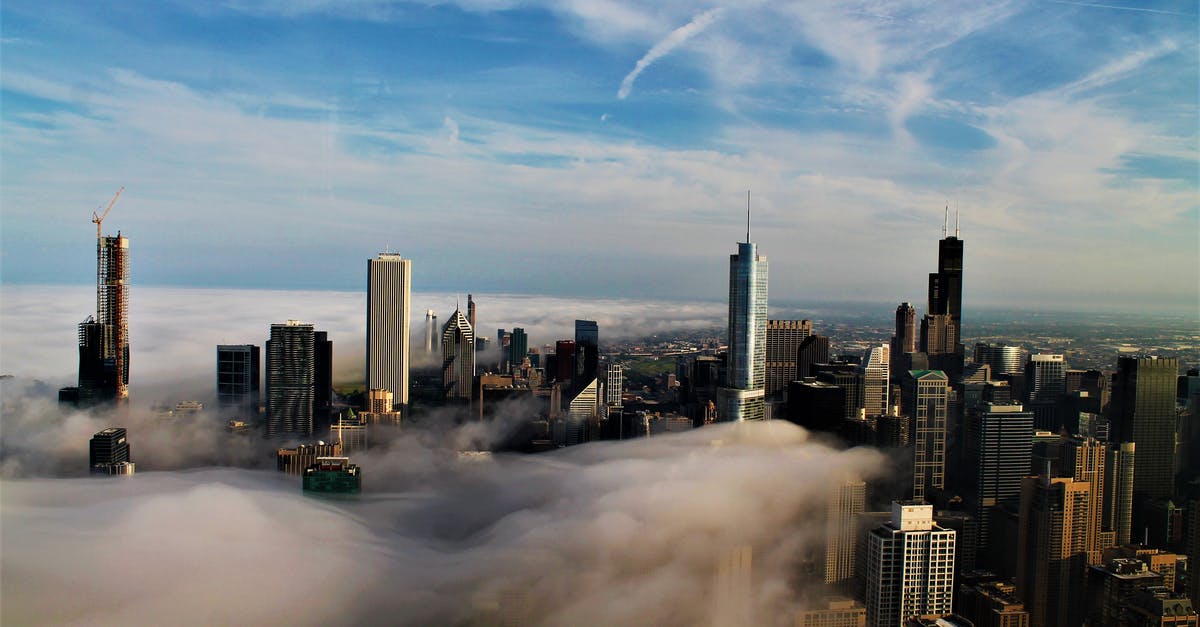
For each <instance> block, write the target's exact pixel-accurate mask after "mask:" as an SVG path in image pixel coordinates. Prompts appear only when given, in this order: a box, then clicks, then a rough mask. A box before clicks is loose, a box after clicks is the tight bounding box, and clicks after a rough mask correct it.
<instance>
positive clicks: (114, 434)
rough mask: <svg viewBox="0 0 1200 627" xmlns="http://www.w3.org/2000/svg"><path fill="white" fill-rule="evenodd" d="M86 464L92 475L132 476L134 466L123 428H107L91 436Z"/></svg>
mask: <svg viewBox="0 0 1200 627" xmlns="http://www.w3.org/2000/svg"><path fill="white" fill-rule="evenodd" d="M88 462H89V468H90V469H91V473H92V474H93V475H132V474H133V471H134V464H133V460H131V459H130V457H129V442H128V441H127V440H126V439H125V429H124V427H109V428H107V429H105V430H103V431H101V432H99V433H97V434H96V435H94V436H92V439H91V441H90V442H89V443H88Z"/></svg>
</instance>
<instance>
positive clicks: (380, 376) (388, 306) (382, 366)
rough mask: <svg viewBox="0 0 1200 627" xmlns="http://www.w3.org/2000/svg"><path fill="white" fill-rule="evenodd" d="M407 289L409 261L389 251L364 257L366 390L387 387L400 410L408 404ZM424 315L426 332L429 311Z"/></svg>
mask: <svg viewBox="0 0 1200 627" xmlns="http://www.w3.org/2000/svg"><path fill="white" fill-rule="evenodd" d="M411 290H412V260H410V259H404V258H403V257H401V256H400V255H396V254H392V253H379V256H378V257H377V258H375V259H368V260H367V389H368V390H376V389H383V390H391V392H392V398H393V401H394V402H395V403H396V404H398V405H399V406H400V408H401V410H403V408H405V407H408V369H409V363H410V361H409V357H410V355H409V343H410V342H409V324H408V317H409V312H410V310H411V309H412V305H411V302H410V301H411V296H410V292H411ZM425 315H426V322H425V324H426V327H427V330H426V333H428V326H429V324H430V320H429V318H430V317H431V316H432V315H433V311H429V312H427V313H426V314H425ZM390 409H391V408H389V410H390Z"/></svg>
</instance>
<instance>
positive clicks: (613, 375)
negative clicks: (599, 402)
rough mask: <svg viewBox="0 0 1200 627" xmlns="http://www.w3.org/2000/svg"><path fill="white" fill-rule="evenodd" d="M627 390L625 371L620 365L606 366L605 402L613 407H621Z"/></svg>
mask: <svg viewBox="0 0 1200 627" xmlns="http://www.w3.org/2000/svg"><path fill="white" fill-rule="evenodd" d="M624 389H625V369H624V368H623V367H622V366H621V365H620V364H611V363H610V364H606V365H605V371H604V402H605V403H607V404H608V405H609V406H611V407H620V406H621V392H622V391H624Z"/></svg>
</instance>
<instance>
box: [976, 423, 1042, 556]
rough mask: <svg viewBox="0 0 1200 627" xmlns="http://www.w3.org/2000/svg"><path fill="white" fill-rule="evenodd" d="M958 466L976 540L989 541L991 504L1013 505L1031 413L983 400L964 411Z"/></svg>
mask: <svg viewBox="0 0 1200 627" xmlns="http://www.w3.org/2000/svg"><path fill="white" fill-rule="evenodd" d="M965 440H966V442H965V444H966V446H965V447H964V450H965V455H964V457H963V469H964V470H966V471H967V473H968V477H967V481H966V484H967V490H966V492H967V503H968V507H969V511H970V512H971V513H972V514H973V515H974V516H975V520H976V521H978V523H979V546H981V547H985V548H986V547H989V546H990V543H991V542H992V541H993V538H992V531H991V530H992V524H991V522H992V518H993V516H996V515H997V514H998V512H997V508H999V507H1001V506H1005V505H1008V506H1011V507H1012V508H1013V509H1016V507H1017V506H1018V504H1019V503H1020V500H1021V481H1022V479H1023V478H1024V477H1025V476H1026V475H1028V474H1029V462H1030V458H1031V456H1032V454H1033V414H1032V413H1030V412H1027V411H1025V410H1024V408H1023V407H1022V406H1021V405H1020V404H1017V403H1010V404H994V403H983V404H980V405H977V406H975V407H973V408H972V409H971V410H970V411H969V412H968V414H967V424H966V437H965Z"/></svg>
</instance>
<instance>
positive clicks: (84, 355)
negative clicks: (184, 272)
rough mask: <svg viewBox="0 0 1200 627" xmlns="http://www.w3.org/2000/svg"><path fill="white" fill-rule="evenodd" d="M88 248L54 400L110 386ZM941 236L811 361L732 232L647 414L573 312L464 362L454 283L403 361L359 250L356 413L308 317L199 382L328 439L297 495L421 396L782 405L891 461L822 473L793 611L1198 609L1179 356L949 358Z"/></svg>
mask: <svg viewBox="0 0 1200 627" xmlns="http://www.w3.org/2000/svg"><path fill="white" fill-rule="evenodd" d="M947 227H948V225H947ZM99 248H100V252H99V259H100V273H99V275H98V294H99V296H98V307H97V309H98V315H97V317H96V318H95V319H91V318H89V320H88V321H86V322H84V323H83V324H81V325H80V376H79V385H78V387H76V388H66V389H64V390H63V391H62V392H60V398H61V399H63V401H64V402H73V403H84V402H95V400H98V399H122V398H124V397H125V396H126V391H125V390H126V388H125V386H126V384H127V382H128V377H127V370H128V340H127V333H126V331H127V329H126V322H125V316H126V313H125V309H126V308H125V300H124V299H125V297H126V296H125V294H126V290H127V288H126V287H125V279H126V276H125V261H124V255H125V251H126V250H127V248H128V242H127V240H125V239H124V238H122V237H120V236H118V237H116V238H101V239H100V244H99ZM963 253H964V248H963V241H962V240H961V239H960V238H959V233H958V232H957V228H956V229H955V232H954V234H953V235H951V234H950V232H949V229H948V228H946V229H945V230H944V232H943V238H942V239H941V240H940V242H939V246H938V266H937V270H936V272H933V273H930V274H929V277H928V298H927V301H926V310H925V312H924V315H922V316H921V317H919V318H918V316H917V311H916V308H915V307H914V306H913V305H911V304H910V303H907V302H906V303H902V304H900V305H899V306H898V307H897V309H896V317H895V321H896V325H895V332H894V335H893V337H892V339H891V342H890V343H880V344H878V345H874V346H870V347H869V348H868V349H867V350H866V351H865V352H864V353H863V354H861V355H832V354H830V340H829V338H828V337H827V336H822V335H820V334H818V333H816V332H815V331H816V330H814V328H813V325H812V323H811V321H808V320H772V319H769V318H768V309H767V306H768V299H767V277H768V265H767V259H766V257H765V256H764V255H762V254H760V253H759V251H758V249H757V246H756V245H755V244H754V243H753V242H751V241H750V240H749V232H747V241H745V242H740V243H738V245H737V251H736V252H735V253H734V254H732V255H730V259H729V315H728V327H727V336H726V345H725V346H724V347H718V348H717V349H715V350H711V351H704V352H702V353H697V354H693V355H690V356H688V357H687V358H686V359H681V363H680V364H679V368H678V373H677V385H673V386H672V388H673V389H674V388H677V389H676V391H675V393H676V395H677V397H676V402H675V404H674V405H673V411H672V412H670V413H669V414H668V415H667V416H662V417H660V418H661V420H655V421H654V422H653V423H652V422H651V421H650V420H649V419H648V418H646V415H645V414H636V413H635V412H631V411H627V409H629V407H630V406H631V405H634V404H636V402H637V399H635V398H634V397H633V396H632V395H630V394H626V392H625V390H624V372H623V368H622V364H621V363H620V361H619V360H617V359H613V358H607V359H606V358H605V357H604V356H603V355H602V354H601V351H600V338H599V327H598V325H597V323H596V322H595V321H590V320H576V322H575V335H574V338H571V339H560V340H557V341H555V342H554V343H553V344H547V345H545V346H544V348H542V349H540V350H539V348H538V347H537V346H531V345H530V344H531V342H530V338H529V337H528V335H527V334H526V332H525V330H524V329H522V328H519V327H518V328H513V329H511V330H505V329H498V330H497V333H496V338H495V342H496V346H497V348H499V349H500V350H499V357H498V359H497V360H496V361H495V362H494V363H492V362H489V363H480V360H479V356H480V355H481V354H484V351H483V349H484V348H486V346H487V343H488V338H485V337H483V336H482V334H480V333H479V332H478V329H477V319H476V317H477V313H478V312H477V307H476V302H475V300H474V298H473V297H472V296H470V295H468V297H467V307H466V310H465V311H464V310H463V309H462V307H461V306H460V307H456V308H455V310H454V312H453V313H452V314H451V315H450V316H448V317H446V318H445V320H444V321H443V322H440V323H439V321H438V318H437V316H436V315H435V313H434V312H433V311H428V312H427V313H426V316H425V325H426V327H425V330H424V333H423V338H424V345H423V347H422V350H424V351H426V353H428V354H430V355H432V356H434V357H436V358H440V361H439V360H437V359H435V360H434V361H439V366H438V367H437V368H436V370H433V371H429V372H423V373H422V372H417V371H414V369H413V367H412V363H413V360H412V357H413V355H412V348H411V347H410V341H411V337H412V335H411V330H410V328H409V319H410V317H411V314H412V311H411V301H410V290H411V282H412V262H411V260H408V259H404V258H402V257H401V256H400V255H398V254H393V253H381V254H379V255H378V257H376V258H374V259H370V260H368V262H367V310H366V317H367V325H366V328H367V334H366V376H365V381H364V388H365V389H364V392H363V395H362V400H361V403H359V404H358V407H357V411H356V408H355V407H335V406H334V402H333V401H334V399H333V396H332V354H333V352H332V351H333V348H332V342H331V341H330V339H329V338H328V335H327V333H325V332H323V331H318V330H316V329H315V327H314V325H312V324H306V323H302V322H299V321H295V320H289V321H287V322H284V323H280V324H274V325H271V327H270V338H269V339H268V340H267V342H266V344H265V351H261V352H260V350H259V347H258V346H255V345H223V346H219V347H218V348H217V392H218V399H219V401H220V403H221V404H222V405H223V406H225V407H234V408H240V410H241V411H243V412H244V414H245V417H247V418H248V419H249V420H243V421H241V425H242V426H243V427H244V426H245V425H246V424H247V422H250V423H259V422H260V423H261V431H262V433H263V435H264V436H266V437H268V438H277V439H280V440H290V441H293V442H295V441H302V442H303V441H310V442H312V441H313V438H315V437H321V438H328V443H326V442H325V441H324V440H321V441H316V442H315V443H312V444H301V445H299V446H297V447H295V448H281V449H280V450H279V451H278V464H279V469H280V470H281V471H283V472H287V473H290V474H295V475H298V476H300V477H302V482H303V486H304V489H305V490H306V491H311V492H318V493H335V494H353V493H357V492H358V491H359V490H361V485H362V484H361V477H362V475H361V471H360V469H359V468H358V467H357V466H356V465H354V464H351V463H350V461H349V457H348V455H349V454H351V453H353V452H355V451H361V450H363V449H365V448H367V447H368V446H369V445H371V444H373V443H374V442H376V441H378V440H380V439H381V438H380V436H381V435H383V436H384V437H383V438H382V439H387V434H388V433H394V432H395V431H396V430H398V429H399V428H400V427H401V425H402V424H404V423H405V422H406V421H409V420H411V419H413V418H414V417H419V416H420V415H421V412H429V411H431V410H433V409H435V408H445V407H453V408H457V410H459V411H457V413H456V415H457V416H459V418H460V419H463V420H493V419H498V417H499V416H500V415H502V414H503V413H504V411H505V408H506V407H513V406H514V405H513V403H514V402H517V403H520V404H519V405H517V406H518V407H520V408H521V410H520V412H519V413H520V417H519V420H520V422H521V425H520V428H517V429H515V430H514V434H513V436H512V438H511V439H510V441H507V442H501V443H495V442H493V443H487V446H490V447H493V448H510V449H516V450H525V451H538V450H545V449H553V448H558V447H562V446H571V445H576V444H581V443H584V442H588V441H591V440H599V439H623V438H627V437H641V436H649V435H652V434H654V433H659V432H670V431H678V430H684V429H691V428H696V427H702V426H704V425H705V424H710V423H716V422H746V421H761V420H789V421H792V422H794V423H796V424H799V425H801V426H803V427H805V428H807V429H810V430H814V431H821V432H827V433H831V434H835V435H837V436H838V437H839V438H841V440H842V441H843V442H844V443H845V445H846V446H861V445H871V446H877V447H881V448H886V449H890V450H892V451H894V452H895V453H896V458H898V459H903V460H905V461H904V463H903V464H902V467H900V468H897V469H895V470H896V472H893V473H889V476H888V477H886V478H884V479H882V480H872V481H870V482H868V481H861V480H852V481H848V482H846V483H845V484H844V485H841V486H832V487H831V493H832V494H833V495H834V496H833V497H832V498H831V501H830V503H829V507H828V511H827V516H826V523H827V530H826V542H825V545H824V554H823V555H820V556H814V557H813V558H812V564H810V566H811V567H810V568H807V569H806V572H812V573H816V575H815V577H816V579H818V580H819V583H820V584H821V585H822V586H824V590H826V592H827V593H828V594H827V597H826V602H825V605H826V606H827V607H824V608H823V609H817V610H812V611H811V612H805V613H802V614H801V615H800V616H799V617H798V618H797V624H802V625H826V626H830V625H872V626H896V625H909V624H915V625H923V624H964V625H969V624H974V625H979V626H993V625H994V626H1004V627H1026V626H1030V627H1060V626H1061V627H1074V626H1082V625H1090V626H1097V625H1105V626H1107V625H1151V624H1153V625H1196V624H1197V615H1196V612H1195V610H1194V609H1193V606H1192V602H1193V601H1194V600H1196V599H1197V598H1200V590H1198V588H1200V576H1197V575H1196V574H1195V573H1194V572H1192V573H1190V574H1189V573H1188V568H1187V564H1188V562H1189V560H1188V557H1191V558H1192V560H1193V561H1194V560H1195V559H1196V558H1197V556H1198V555H1200V373H1197V372H1196V371H1194V370H1193V371H1190V372H1188V373H1187V374H1185V375H1184V376H1182V377H1181V376H1180V373H1179V364H1178V362H1177V360H1175V359H1166V358H1158V357H1154V356H1121V357H1120V358H1119V359H1118V360H1117V363H1116V369H1115V371H1112V372H1102V371H1099V370H1075V369H1071V368H1070V365H1069V364H1068V363H1066V361H1065V359H1064V357H1063V355H1058V354H1034V355H1028V356H1027V355H1025V354H1023V353H1022V351H1021V350H1020V349H1018V348H1016V347H1013V346H1006V345H1004V344H977V345H975V346H974V350H973V354H972V355H971V356H970V357H969V358H968V356H967V354H966V353H967V351H966V348H965V345H964V343H963V342H962V340H961V337H962V336H961V333H962V328H963V325H962V293H963V291H962V286H963V259H964V256H963ZM263 353H265V368H262V369H260V365H259V364H260V358H261V357H262V356H263ZM260 377H261V379H262V380H265V385H264V393H263V394H262V395H260V393H259V382H260ZM260 406H262V408H263V409H262V410H261V420H260V419H259V412H260V409H259V408H260ZM91 462H92V469H93V471H94V472H103V473H104V474H128V473H131V472H132V469H133V464H132V462H131V460H130V459H129V454H128V444H127V443H126V442H125V433H124V429H120V428H113V429H106V430H105V431H102V432H101V433H99V434H97V435H96V438H94V439H93V442H92V460H91ZM124 468H128V471H124V470H123V469H124ZM897 478H899V479H897ZM884 504H887V507H886V508H883V507H875V506H882V505H884ZM747 570H748V568H747ZM1194 570H1195V569H1193V571H1194ZM937 621H941V622H940V623H939V622H937Z"/></svg>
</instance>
